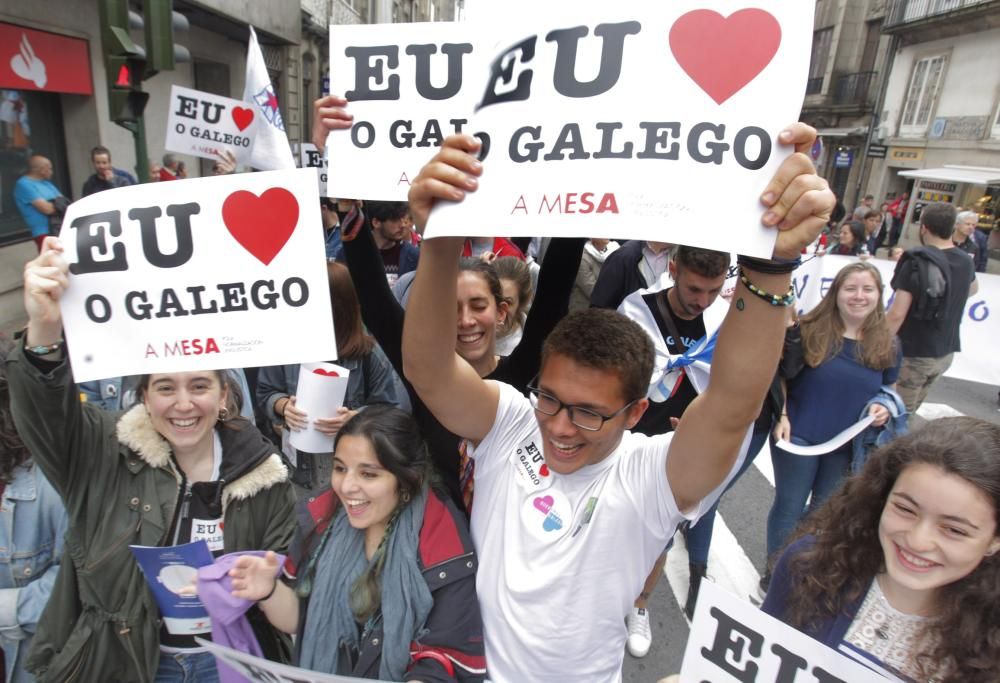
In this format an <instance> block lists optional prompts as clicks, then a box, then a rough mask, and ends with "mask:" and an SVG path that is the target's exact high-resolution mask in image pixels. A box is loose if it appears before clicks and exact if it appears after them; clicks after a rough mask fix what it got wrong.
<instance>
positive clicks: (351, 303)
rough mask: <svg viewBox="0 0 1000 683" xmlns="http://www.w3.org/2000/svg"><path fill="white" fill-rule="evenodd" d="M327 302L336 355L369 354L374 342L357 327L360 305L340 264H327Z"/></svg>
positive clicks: (347, 272) (359, 319)
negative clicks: (328, 294)
mask: <svg viewBox="0 0 1000 683" xmlns="http://www.w3.org/2000/svg"><path fill="white" fill-rule="evenodd" d="M326 274H327V278H328V279H329V282H330V300H331V303H332V305H333V331H334V333H335V334H336V335H337V354H338V355H339V356H340V357H342V358H361V357H363V356H366V355H368V354H369V353H371V352H372V349H373V348H375V340H374V339H373V338H372V337H371V336H370V335H368V334H367V333H366V332H365V328H364V326H363V325H362V324H361V304H360V303H359V302H358V293H357V291H356V290H355V289H354V282H353V281H352V280H351V273H350V271H349V270H347V266H345V265H344V264H342V263H336V262H332V263H327V264H326Z"/></svg>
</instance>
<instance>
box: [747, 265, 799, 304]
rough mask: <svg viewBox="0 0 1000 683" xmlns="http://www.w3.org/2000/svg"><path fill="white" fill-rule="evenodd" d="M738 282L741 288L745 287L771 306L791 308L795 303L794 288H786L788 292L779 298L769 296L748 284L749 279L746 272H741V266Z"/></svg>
mask: <svg viewBox="0 0 1000 683" xmlns="http://www.w3.org/2000/svg"><path fill="white" fill-rule="evenodd" d="M740 282H742V283H743V286H744V287H746V288H747V289H748V290H749V291H750V293H751V294H753V295H754V296H756V297H757V298H759V299H763V300H764V301H766V302H767V303H769V304H771V305H772V306H791V305H792V304H793V303H795V288H794V287H793V286H791V285H789V286H788V292H787V293H786V294H785V295H784V296H781V295H780V294H771V292H768V291H765V290H763V289H761V288H760V287H758V286H757V285H755V284H754V283H752V282H750V279H749V278H747V274H746V271H744V270H743V266H740Z"/></svg>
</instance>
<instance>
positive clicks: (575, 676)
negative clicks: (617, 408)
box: [471, 384, 721, 683]
mask: <svg viewBox="0 0 1000 683" xmlns="http://www.w3.org/2000/svg"><path fill="white" fill-rule="evenodd" d="M498 386H499V388H500V400H499V405H498V407H497V415H496V421H495V422H494V423H493V429H492V430H490V433H489V434H488V435H487V436H486V438H485V439H483V441H482V442H481V443H480V444H479V445H478V446H477V447H476V448H474V449H471V454H472V456H473V457H474V458H475V460H476V469H475V477H476V500H475V504H474V505H473V506H472V537H473V540H474V541H475V543H476V550H477V552H478V554H479V570H478V572H479V573H478V576H477V579H476V588H477V591H478V594H479V603H480V607H481V609H482V614H483V624H484V626H485V636H486V663H487V667H488V668H489V674H490V678H491V679H492V680H494V681H498V682H500V681H502V682H504V683H508V682H516V683H530V681H546V682H548V681H557V680H558V681H588V682H601V681H610V682H613V681H620V680H621V666H622V660H623V657H624V651H625V639H626V637H627V633H626V630H625V615H626V614H627V613H628V610H629V609H630V608H631V606H632V603H633V601H634V600H635V597H636V596H637V595H638V594H639V593H640V592H641V591H642V586H643V583H644V582H645V580H646V576H647V575H648V574H649V571H650V569H652V567H653V563H654V562H655V561H656V558H657V557H658V556H659V554H660V553H661V552H663V549H664V547H666V544H667V541H668V539H669V538H670V537H671V536H672V535H673V533H674V531H675V530H676V528H677V525H678V523H680V522H681V521H682V519H684V518H685V517H688V518H695V517H697V515H699V514H700V513H702V512H704V511H705V510H707V509H708V507H710V505H711V503H706V502H705V501H703V502H702V504H701V505H699V507H698V509H697V510H695V511H693V512H692V513H691V514H689V515H682V514H681V513H680V511H679V510H678V509H677V505H676V503H675V502H674V497H673V495H672V493H671V492H670V488H669V486H668V485H667V475H666V471H667V470H666V462H667V449H668V446H669V444H670V439H671V438H672V434H664V435H661V436H656V437H647V436H643V435H641V434H632V433H630V432H625V434H624V436H623V438H622V441H621V443H620V444H619V446H618V448H617V449H616V450H615V451H614V452H613V453H612V454H611V455H609V456H608V457H607V458H605V459H604V460H603V461H601V462H599V463H597V464H594V465H590V466H587V467H584V468H582V469H581V470H578V471H577V472H574V473H573V474H569V475H559V474H556V473H554V472H549V471H548V468H546V467H543V465H544V459H543V457H542V437H541V434H540V432H539V430H538V423H537V422H536V420H535V414H534V410H533V409H532V408H531V404H530V403H529V402H528V399H527V398H525V397H524V396H523V395H521V394H520V393H519V392H518V391H517V390H516V389H514V388H513V387H511V386H509V385H506V384H498ZM720 489H721V487H720ZM706 500H708V499H706Z"/></svg>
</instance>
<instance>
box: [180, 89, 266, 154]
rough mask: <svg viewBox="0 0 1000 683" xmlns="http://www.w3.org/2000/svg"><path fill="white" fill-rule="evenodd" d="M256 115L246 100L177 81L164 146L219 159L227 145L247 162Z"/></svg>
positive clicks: (184, 152) (254, 131) (252, 142)
mask: <svg viewBox="0 0 1000 683" xmlns="http://www.w3.org/2000/svg"><path fill="white" fill-rule="evenodd" d="M257 119H258V116H257V114H256V113H255V112H254V111H253V109H251V108H250V107H248V106H247V105H246V103H245V102H241V101H240V100H233V99H230V98H228V97H222V96H220V95H213V94H212V93H207V92H201V91H198V90H191V89H190V88H182V87H181V86H179V85H174V86H171V88H170V113H169V115H168V117H167V142H166V145H165V146H166V149H167V150H168V151H171V152H180V153H181V154H193V155H194V156H196V157H203V158H205V159H218V158H219V155H220V154H221V153H222V151H223V150H225V149H228V150H229V151H231V152H232V153H233V156H235V157H236V162H237V163H240V164H248V163H250V152H251V150H252V149H253V144H254V136H255V135H256V131H257Z"/></svg>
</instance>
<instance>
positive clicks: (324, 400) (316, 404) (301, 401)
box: [288, 363, 351, 453]
mask: <svg viewBox="0 0 1000 683" xmlns="http://www.w3.org/2000/svg"><path fill="white" fill-rule="evenodd" d="M350 374H351V371H350V370H348V369H347V368H343V367H341V366H339V365H334V364H333V363H303V364H302V366H301V367H300V368H299V383H298V387H297V388H296V389H295V407H296V408H298V409H300V410H302V411H304V412H305V413H306V415H308V416H309V418H308V419H309V426H308V427H306V428H305V429H302V430H298V431H291V430H288V431H289V432H290V434H289V436H288V443H290V444H291V445H292V446H294V447H295V448H297V449H299V450H300V451H305V452H306V453H329V452H331V451H332V450H333V437H332V436H327V435H326V434H324V433H323V432H321V431H319V430H318V429H316V427H315V425H313V420H316V419H317V418H322V417H336V416H337V409H338V408H340V407H341V406H342V405H344V394H346V393H347V382H348V379H349V377H350Z"/></svg>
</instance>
